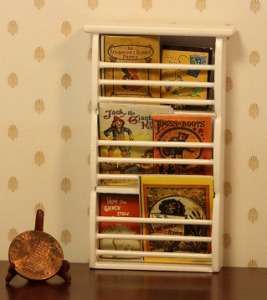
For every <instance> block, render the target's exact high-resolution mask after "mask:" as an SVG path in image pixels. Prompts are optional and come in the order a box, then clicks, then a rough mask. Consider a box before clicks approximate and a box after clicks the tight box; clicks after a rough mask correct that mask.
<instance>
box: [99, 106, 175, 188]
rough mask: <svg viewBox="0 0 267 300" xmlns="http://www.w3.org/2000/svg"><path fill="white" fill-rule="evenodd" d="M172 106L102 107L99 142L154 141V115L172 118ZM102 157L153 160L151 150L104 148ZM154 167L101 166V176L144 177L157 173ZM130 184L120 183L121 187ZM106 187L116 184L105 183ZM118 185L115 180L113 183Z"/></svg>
mask: <svg viewBox="0 0 267 300" xmlns="http://www.w3.org/2000/svg"><path fill="white" fill-rule="evenodd" d="M172 112H173V110H172V108H171V107H170V106H165V105H150V104H147V105H145V104H135V105H133V104H121V103H118V104H116V106H114V103H100V105H99V138H100V139H101V140H105V139H106V140H113V141H116V140H124V141H152V114H153V113H157V114H171V113H172ZM100 156H105V157H125V158H127V157H143V158H151V157H153V149H152V148H150V147H131V146H101V147H100ZM153 170H154V168H153V166H152V165H150V164H136V163H120V164H114V163H101V165H100V171H101V173H116V174H140V173H151V172H152V173H153ZM123 182H124V183H126V184H127V185H129V182H127V181H125V180H123V181H117V183H118V184H122V183H123ZM102 183H104V184H110V183H112V180H102ZM113 184H115V180H113Z"/></svg>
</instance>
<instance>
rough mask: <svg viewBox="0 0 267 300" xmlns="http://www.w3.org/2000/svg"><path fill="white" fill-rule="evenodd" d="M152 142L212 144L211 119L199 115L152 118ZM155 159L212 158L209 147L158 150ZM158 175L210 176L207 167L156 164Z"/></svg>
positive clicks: (157, 116) (210, 169)
mask: <svg viewBox="0 0 267 300" xmlns="http://www.w3.org/2000/svg"><path fill="white" fill-rule="evenodd" d="M152 122H153V140H154V141H172V142H212V130H213V129H212V118H211V117H210V116H200V115H192V114H191V115H190V114H188V115H183V116H182V115H155V116H152ZM154 157H155V158H184V159H211V158H212V149H211V148H183V147H175V148H174V147H173V148H168V147H161V148H159V147H157V148H154ZM157 168H158V170H157V171H158V172H160V173H161V174H202V175H211V174H212V167H211V166H209V165H159V166H158V167H157Z"/></svg>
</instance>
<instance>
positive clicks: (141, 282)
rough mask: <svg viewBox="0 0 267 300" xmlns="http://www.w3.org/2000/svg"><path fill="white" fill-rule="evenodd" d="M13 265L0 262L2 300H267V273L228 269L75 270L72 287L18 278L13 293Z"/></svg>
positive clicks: (75, 267)
mask: <svg viewBox="0 0 267 300" xmlns="http://www.w3.org/2000/svg"><path fill="white" fill-rule="evenodd" d="M7 266H8V264H7V263H6V262H0V300H87V299H88V300H95V299H97V300H100V299H101V300H113V299H118V300H124V299H126V300H150V299H151V300H152V299H153V300H156V299H162V300H163V299H164V300H172V299H175V300H180V299H186V300H214V299H216V300H217V299H218V300H265V299H267V269H247V268H223V269H222V271H221V272H220V273H218V274H198V273H170V272H148V271H147V272H144V271H111V270H96V271H89V269H88V265H87V264H72V265H71V275H72V283H71V285H70V286H67V285H66V284H64V283H63V282H62V280H61V279H60V278H54V279H51V280H49V281H48V282H45V283H28V282H27V281H26V280H24V279H22V278H19V277H16V278H15V279H13V281H12V282H11V285H10V286H9V287H6V286H5V282H4V278H5V275H6V271H7Z"/></svg>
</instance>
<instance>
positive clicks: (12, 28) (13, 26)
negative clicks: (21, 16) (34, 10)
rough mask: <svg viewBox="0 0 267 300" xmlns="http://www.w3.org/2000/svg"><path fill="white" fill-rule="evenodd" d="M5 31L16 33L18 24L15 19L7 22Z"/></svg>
mask: <svg viewBox="0 0 267 300" xmlns="http://www.w3.org/2000/svg"><path fill="white" fill-rule="evenodd" d="M7 31H8V32H9V33H10V34H11V35H15V34H17V33H18V24H17V22H16V21H15V20H12V21H10V22H9V23H8V25H7Z"/></svg>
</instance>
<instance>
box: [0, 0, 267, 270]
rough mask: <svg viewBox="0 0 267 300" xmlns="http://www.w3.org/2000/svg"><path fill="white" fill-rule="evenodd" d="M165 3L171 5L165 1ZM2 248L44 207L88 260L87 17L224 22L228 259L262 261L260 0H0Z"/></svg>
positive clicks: (266, 259) (265, 211)
mask: <svg viewBox="0 0 267 300" xmlns="http://www.w3.org/2000/svg"><path fill="white" fill-rule="evenodd" d="M170 8H171V9H170ZM0 16H1V17H0V39H1V50H0V59H1V72H0V97H1V98H0V99H1V110H0V133H1V139H0V149H1V152H0V153H1V156H0V165H1V168H0V194H1V199H0V203H1V210H0V219H1V225H0V236H1V240H0V259H7V249H8V246H9V243H10V241H11V240H12V238H13V237H14V236H15V235H16V234H17V233H19V232H22V231H24V230H28V229H31V228H32V227H33V224H34V212H35V211H36V209H37V208H39V207H41V208H43V209H44V210H45V213H46V219H45V230H46V231H48V232H50V233H52V234H53V235H54V236H55V237H56V238H57V239H58V240H60V241H61V243H62V245H63V248H64V251H65V256H66V258H67V259H69V260H71V261H77V262H86V261H88V256H89V255H88V227H89V226H88V212H89V208H88V201H89V190H88V186H89V180H90V173H89V165H88V154H89V146H90V143H89V130H88V129H89V124H90V115H89V112H88V105H89V101H90V98H89V97H90V94H89V92H90V87H89V84H88V83H89V80H90V71H89V70H90V57H91V50H90V41H89V36H88V35H86V34H85V33H83V29H82V26H83V25H84V24H86V23H89V22H90V20H97V21H101V20H104V19H110V16H112V17H113V20H115V19H116V18H117V19H124V20H125V19H133V20H135V21H136V22H138V21H139V20H144V19H145V20H151V21H153V20H154V21H156V20H159V19H161V20H168V21H181V22H182V21H186V22H187V23H188V22H190V21H192V22H194V23H195V22H199V23H201V22H205V23H207V22H211V23H213V22H215V23H230V24H233V25H235V26H236V28H237V29H238V34H236V35H235V36H234V37H233V38H231V39H230V40H229V41H228V60H227V66H228V69H227V78H226V82H227V91H226V92H227V94H226V95H227V99H226V100H227V101H226V102H227V120H226V124H227V129H226V131H225V143H226V178H225V189H224V191H225V197H226V198H225V233H224V236H223V245H224V250H225V255H224V257H225V265H228V266H243V267H245V266H249V267H267V239H266V236H267V218H266V219H265V216H266V215H267V202H266V200H267V184H266V180H267V169H266V168H265V166H266V165H267V156H266V150H267V138H266V130H267V128H266V121H265V120H266V119H267V102H266V101H265V94H264V86H265V85H266V83H265V81H266V78H265V77H266V76H265V70H266V68H267V59H266V55H265V53H266V48H267V36H266V34H261V33H262V32H264V28H266V25H267V24H266V22H267V18H266V17H267V8H266V3H264V1H261V0H235V1H230V0H226V1H219V0H179V1H177V0H164V1H162V0H132V1H125V0H112V1H111V0H76V1H70V0H65V1H63V0H58V1H51V0H27V1H16V0H10V1H1V4H0Z"/></svg>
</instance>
